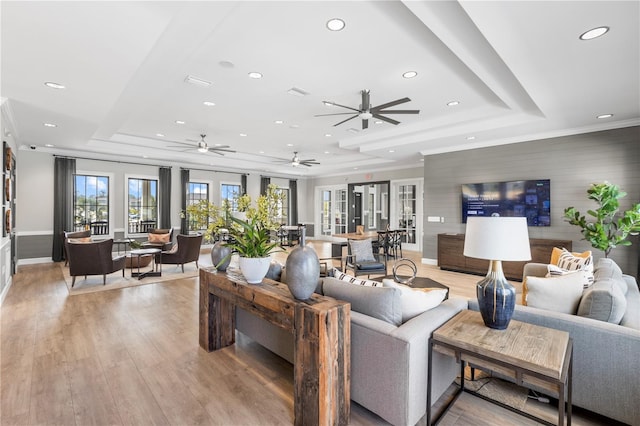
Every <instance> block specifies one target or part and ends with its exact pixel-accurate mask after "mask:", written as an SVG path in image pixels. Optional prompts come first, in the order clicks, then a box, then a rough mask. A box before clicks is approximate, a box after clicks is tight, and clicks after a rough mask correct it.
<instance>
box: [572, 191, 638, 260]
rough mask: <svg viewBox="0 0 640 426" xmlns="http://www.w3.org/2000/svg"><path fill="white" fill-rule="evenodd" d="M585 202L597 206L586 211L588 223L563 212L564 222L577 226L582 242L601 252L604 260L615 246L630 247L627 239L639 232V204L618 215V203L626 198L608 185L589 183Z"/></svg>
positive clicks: (573, 211) (573, 210)
mask: <svg viewBox="0 0 640 426" xmlns="http://www.w3.org/2000/svg"><path fill="white" fill-rule="evenodd" d="M587 194H588V198H589V199H590V200H593V201H595V202H596V203H597V204H598V208H597V209H595V210H587V214H588V215H589V216H591V217H592V218H593V220H591V221H588V220H587V218H586V216H583V215H581V214H580V212H579V211H577V210H576V209H575V208H574V207H567V208H566V209H564V218H565V220H566V221H567V222H569V223H570V224H571V225H576V226H579V227H580V229H581V233H582V235H583V236H584V239H585V240H587V241H589V242H590V243H591V245H592V246H593V248H596V249H598V250H602V251H603V252H604V256H605V257H609V253H610V252H611V250H612V249H614V248H616V247H617V246H630V245H631V241H629V240H628V237H629V236H630V235H638V233H639V232H640V203H638V204H634V205H633V206H632V207H631V209H629V210H626V211H624V212H622V213H620V201H619V200H620V199H621V198H623V197H625V196H626V195H627V193H626V192H624V191H621V190H620V188H619V187H618V186H617V185H614V184H611V183H609V182H604V183H593V184H591V187H590V188H589V189H588V190H587Z"/></svg>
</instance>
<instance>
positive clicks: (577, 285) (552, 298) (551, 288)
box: [523, 273, 583, 315]
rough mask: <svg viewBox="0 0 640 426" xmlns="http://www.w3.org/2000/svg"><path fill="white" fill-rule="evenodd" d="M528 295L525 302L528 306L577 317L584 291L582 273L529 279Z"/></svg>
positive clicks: (527, 279)
mask: <svg viewBox="0 0 640 426" xmlns="http://www.w3.org/2000/svg"><path fill="white" fill-rule="evenodd" d="M526 284H527V293H526V295H524V296H523V300H524V301H525V302H526V305H527V306H532V307H534V308H539V309H546V310H548V311H556V312H562V313H565V314H571V315H575V313H576V311H577V310H578V305H579V304H580V298H581V297H582V291H583V286H582V285H583V277H582V274H580V273H573V274H567V275H562V276H557V277H552V278H546V277H527V278H526Z"/></svg>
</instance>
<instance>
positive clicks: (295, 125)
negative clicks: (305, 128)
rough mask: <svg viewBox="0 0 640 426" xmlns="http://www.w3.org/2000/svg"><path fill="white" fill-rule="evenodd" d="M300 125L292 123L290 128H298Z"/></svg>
mask: <svg viewBox="0 0 640 426" xmlns="http://www.w3.org/2000/svg"><path fill="white" fill-rule="evenodd" d="M299 127H300V125H299V124H292V125H291V126H289V128H291V129H297V128H299Z"/></svg>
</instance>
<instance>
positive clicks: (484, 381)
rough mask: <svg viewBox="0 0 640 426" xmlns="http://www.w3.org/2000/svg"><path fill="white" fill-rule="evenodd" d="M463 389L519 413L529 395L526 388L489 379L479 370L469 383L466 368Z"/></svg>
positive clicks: (494, 378)
mask: <svg viewBox="0 0 640 426" xmlns="http://www.w3.org/2000/svg"><path fill="white" fill-rule="evenodd" d="M456 383H457V384H458V385H459V384H460V378H459V377H458V378H456ZM464 387H465V388H467V389H469V390H470V391H473V392H478V393H479V394H480V395H483V396H486V397H488V398H491V399H493V400H496V401H500V402H501V403H503V404H505V405H508V406H509V407H513V408H516V409H518V410H521V411H522V410H524V407H525V404H526V403H527V397H528V395H529V390H528V389H527V388H523V387H521V386H518V385H516V384H514V383H511V382H507V381H505V380H502V379H499V378H497V377H491V375H489V374H487V373H485V372H484V371H481V370H476V372H475V380H474V381H471V374H470V372H469V369H468V368H467V369H466V372H465V379H464Z"/></svg>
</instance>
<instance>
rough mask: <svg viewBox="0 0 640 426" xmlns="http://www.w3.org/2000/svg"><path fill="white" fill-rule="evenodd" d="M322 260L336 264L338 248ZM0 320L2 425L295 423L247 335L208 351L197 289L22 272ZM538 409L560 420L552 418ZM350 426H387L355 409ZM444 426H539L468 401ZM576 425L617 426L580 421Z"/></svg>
mask: <svg viewBox="0 0 640 426" xmlns="http://www.w3.org/2000/svg"><path fill="white" fill-rule="evenodd" d="M316 249H317V250H318V252H319V255H320V257H324V256H327V257H328V256H330V246H329V245H328V244H326V243H316ZM278 256H279V257H280V258H283V257H284V256H286V254H284V253H281V254H279V255H278ZM405 256H407V257H409V258H412V259H414V260H415V261H416V263H417V264H418V265H419V273H420V275H421V276H427V277H430V278H433V279H435V280H437V281H440V282H442V283H443V284H445V285H448V286H449V287H450V288H451V294H452V295H458V296H464V297H475V294H474V291H475V290H474V285H475V282H476V281H478V277H477V276H471V275H465V274H457V273H451V272H445V271H440V270H439V269H438V268H436V267H433V266H427V265H421V264H420V255H419V253H410V252H406V253H405ZM1 311H2V312H1V324H0V326H1V328H0V332H1V341H0V358H1V363H0V368H1V369H0V395H1V405H0V424H2V425H40V424H56V425H79V426H80V425H82V426H84V425H151V424H154V425H155V424H157V425H192V424H193V425H283V424H291V423H292V422H293V399H292V396H293V383H292V380H293V369H292V366H291V365H290V364H289V363H288V362H286V361H284V360H282V359H281V358H279V357H278V356H276V355H274V354H272V353H271V352H269V351H267V350H266V349H264V348H262V347H261V346H260V345H258V344H256V343H255V342H253V341H251V340H250V339H248V338H246V337H243V336H242V335H239V338H238V343H237V344H236V345H234V346H232V347H229V348H225V349H223V350H220V351H217V352H214V353H206V352H205V351H204V350H202V349H200V348H199V346H198V280H197V278H190V279H183V280H176V281H167V282H164V283H160V284H150V285H143V286H139V287H131V288H125V289H119V290H112V291H103V292H98V293H90V294H83V295H76V296H69V293H68V291H67V287H66V285H65V283H64V279H63V276H62V273H61V270H60V266H59V265H58V264H53V263H50V264H39V265H28V266H21V267H20V268H19V272H18V274H16V275H15V276H14V280H13V286H12V288H11V289H10V291H9V293H8V295H7V297H6V299H5V301H4V303H3V305H2V308H1ZM540 409H541V410H542V412H545V413H546V415H548V416H549V418H550V419H551V420H553V419H554V416H555V414H554V411H553V409H551V407H541V408H540ZM422 422H424V419H423V420H422ZM351 423H352V424H354V425H373V424H384V422H383V421H382V420H381V419H380V418H378V417H377V416H375V415H374V414H372V413H370V412H369V411H367V410H365V409H364V408H362V407H360V406H358V405H357V404H352V417H351ZM441 424H443V425H498V424H501V425H505V424H510V425H512V424H513V425H515V424H518V425H520V424H522V425H534V424H536V423H535V422H532V421H529V420H527V419H523V418H521V417H517V416H516V415H514V414H513V413H511V412H509V411H506V410H503V409H501V408H499V407H496V406H494V405H492V404H489V403H487V402H484V401H482V400H480V399H477V398H474V397H472V396H468V395H463V396H461V398H460V399H459V400H458V401H457V402H456V404H455V405H454V406H453V407H452V409H451V410H450V411H449V413H448V414H447V416H446V417H445V418H444V419H443V421H442V423H441ZM574 424H575V425H597V424H610V423H607V422H602V421H598V420H595V419H593V418H592V417H591V418H590V417H588V416H585V415H581V414H580V413H578V414H577V415H576V416H574Z"/></svg>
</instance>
